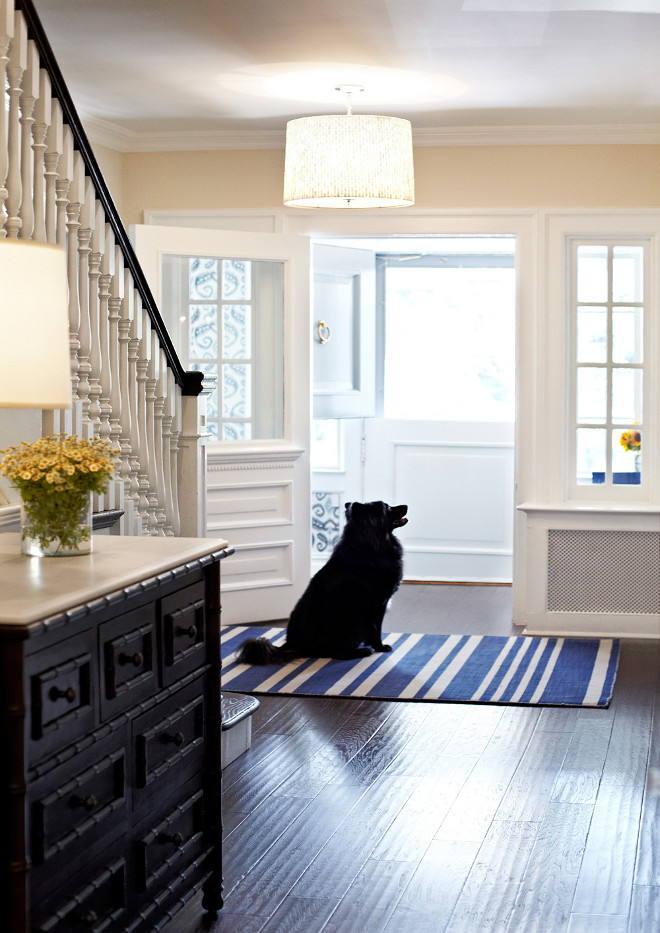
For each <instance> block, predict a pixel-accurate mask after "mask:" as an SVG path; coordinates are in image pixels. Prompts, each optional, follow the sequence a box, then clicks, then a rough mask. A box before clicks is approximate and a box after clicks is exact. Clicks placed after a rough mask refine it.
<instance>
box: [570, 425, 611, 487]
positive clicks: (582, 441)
mask: <svg viewBox="0 0 660 933" xmlns="http://www.w3.org/2000/svg"><path fill="white" fill-rule="evenodd" d="M576 440H577V476H576V479H577V482H578V484H580V485H582V486H584V485H587V484H589V485H591V484H593V483H599V484H600V483H604V482H605V469H606V463H607V461H606V456H605V445H606V444H607V431H606V430H605V429H604V428H578V429H577V432H576Z"/></svg>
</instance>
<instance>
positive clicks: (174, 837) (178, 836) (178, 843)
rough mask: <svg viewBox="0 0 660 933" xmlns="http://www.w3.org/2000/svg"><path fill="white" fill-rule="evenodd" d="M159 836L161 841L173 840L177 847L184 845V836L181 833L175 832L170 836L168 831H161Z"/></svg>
mask: <svg viewBox="0 0 660 933" xmlns="http://www.w3.org/2000/svg"><path fill="white" fill-rule="evenodd" d="M158 838H159V840H160V842H171V843H172V845H175V846H176V847H177V849H178V848H179V847H180V846H182V845H183V836H182V835H181V833H173V834H172V835H171V836H168V835H167V834H166V833H161V835H160V836H159V837H158Z"/></svg>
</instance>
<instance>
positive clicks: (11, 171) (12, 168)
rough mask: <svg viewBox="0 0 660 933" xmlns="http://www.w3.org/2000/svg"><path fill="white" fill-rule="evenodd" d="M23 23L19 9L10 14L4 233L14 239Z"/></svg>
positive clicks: (18, 181) (18, 202)
mask: <svg viewBox="0 0 660 933" xmlns="http://www.w3.org/2000/svg"><path fill="white" fill-rule="evenodd" d="M27 45H28V43H27V27H26V25H25V20H24V19H23V17H22V15H21V14H20V13H18V12H17V13H15V14H14V36H13V38H12V40H11V43H10V47H9V65H8V67H7V79H8V82H9V123H8V127H7V158H8V160H9V164H8V167H7V181H6V188H7V200H6V205H7V223H6V229H7V236H8V237H10V238H11V239H15V238H16V237H17V236H18V231H19V230H20V227H21V218H20V217H19V212H20V209H21V125H20V105H19V99H20V96H21V79H22V77H23V71H24V70H25V68H26V66H27Z"/></svg>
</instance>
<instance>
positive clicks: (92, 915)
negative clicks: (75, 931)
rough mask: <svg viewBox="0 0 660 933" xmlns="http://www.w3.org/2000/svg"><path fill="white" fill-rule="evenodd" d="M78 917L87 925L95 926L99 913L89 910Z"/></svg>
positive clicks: (77, 917)
mask: <svg viewBox="0 0 660 933" xmlns="http://www.w3.org/2000/svg"><path fill="white" fill-rule="evenodd" d="M76 919H77V920H78V921H79V922H80V923H82V924H83V925H84V926H86V927H90V928H91V927H93V926H94V924H95V923H96V922H97V921H98V919H99V915H98V914H97V913H96V911H95V910H87V911H85V913H84V914H78V915H77V916H76Z"/></svg>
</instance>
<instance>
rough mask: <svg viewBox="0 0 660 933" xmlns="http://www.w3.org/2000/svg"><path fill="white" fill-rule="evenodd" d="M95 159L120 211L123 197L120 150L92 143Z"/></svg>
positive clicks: (121, 156)
mask: <svg viewBox="0 0 660 933" xmlns="http://www.w3.org/2000/svg"><path fill="white" fill-rule="evenodd" d="M93 149H94V155H95V156H96V161H97V162H98V163H99V168H100V169H101V173H102V174H103V177H104V178H105V183H106V185H107V186H108V189H109V191H110V196H111V197H112V200H113V201H114V202H115V205H116V207H117V210H119V212H120V213H121V210H122V208H121V202H122V199H123V182H122V172H123V161H124V157H123V155H122V154H121V152H117V151H116V150H114V149H108V148H107V146H97V145H93Z"/></svg>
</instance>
